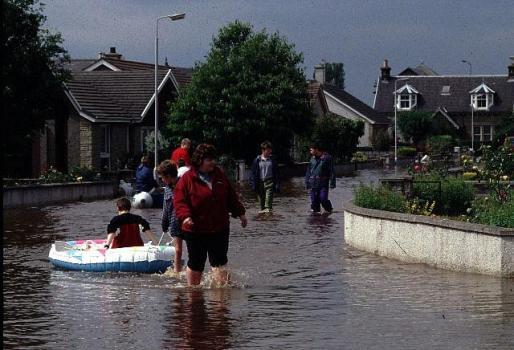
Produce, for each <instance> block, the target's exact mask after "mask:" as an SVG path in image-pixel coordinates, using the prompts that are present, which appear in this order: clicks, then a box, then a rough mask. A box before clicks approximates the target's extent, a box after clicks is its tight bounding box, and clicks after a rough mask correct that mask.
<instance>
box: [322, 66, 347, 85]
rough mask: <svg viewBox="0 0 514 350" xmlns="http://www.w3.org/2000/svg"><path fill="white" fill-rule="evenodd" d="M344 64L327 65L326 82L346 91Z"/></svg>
mask: <svg viewBox="0 0 514 350" xmlns="http://www.w3.org/2000/svg"><path fill="white" fill-rule="evenodd" d="M344 78H345V72H344V64H343V63H329V62H327V63H325V81H326V82H327V83H330V84H332V85H335V86H337V87H339V88H341V89H343V90H344Z"/></svg>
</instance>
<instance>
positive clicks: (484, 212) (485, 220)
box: [468, 191, 514, 228]
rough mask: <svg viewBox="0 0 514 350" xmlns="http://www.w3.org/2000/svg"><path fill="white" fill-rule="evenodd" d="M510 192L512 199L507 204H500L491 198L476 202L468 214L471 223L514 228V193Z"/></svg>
mask: <svg viewBox="0 0 514 350" xmlns="http://www.w3.org/2000/svg"><path fill="white" fill-rule="evenodd" d="M510 192H511V193H510V196H509V198H510V199H509V201H507V202H505V203H499V202H498V201H496V200H492V199H491V198H490V197H485V198H480V199H477V200H475V201H474V202H473V206H472V207H471V208H470V210H469V212H468V215H469V221H471V222H475V223H479V224H484V225H493V226H500V227H507V228H514V191H510Z"/></svg>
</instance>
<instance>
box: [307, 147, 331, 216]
mask: <svg viewBox="0 0 514 350" xmlns="http://www.w3.org/2000/svg"><path fill="white" fill-rule="evenodd" d="M310 154H311V156H312V157H311V160H310V161H309V165H308V166H307V173H306V174H305V187H306V188H307V189H310V196H311V211H312V212H313V213H314V214H319V212H320V210H321V206H322V207H323V209H324V210H325V212H326V213H331V212H332V210H333V207H332V203H331V202H330V200H329V199H328V189H329V187H330V188H335V187H336V175H335V172H334V163H333V160H332V157H331V156H330V155H329V154H328V153H327V152H324V151H323V150H321V149H320V148H319V146H317V145H312V146H311V147H310Z"/></svg>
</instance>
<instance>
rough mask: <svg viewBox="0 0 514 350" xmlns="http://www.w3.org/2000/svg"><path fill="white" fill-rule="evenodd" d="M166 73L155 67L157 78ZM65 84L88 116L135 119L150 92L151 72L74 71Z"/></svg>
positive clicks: (148, 98)
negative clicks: (157, 71)
mask: <svg viewBox="0 0 514 350" xmlns="http://www.w3.org/2000/svg"><path fill="white" fill-rule="evenodd" d="M166 73H167V71H165V70H159V76H158V79H159V82H161V81H162V80H163V78H164V77H165V75H166ZM170 83H171V82H170ZM66 86H67V89H68V90H69V91H70V92H71V94H72V95H73V98H74V99H75V100H76V101H77V102H78V104H79V105H80V108H81V111H83V112H85V113H86V114H88V115H89V116H90V117H92V118H95V119H105V120H107V121H108V120H113V119H117V120H127V121H131V120H139V119H140V118H141V113H142V112H143V111H144V109H145V107H146V105H147V104H148V102H149V101H150V99H151V98H152V96H153V93H154V72H153V71H150V70H146V71H145V70H141V71H118V72H114V71H93V72H75V73H73V75H72V79H71V80H70V81H69V82H67V84H66Z"/></svg>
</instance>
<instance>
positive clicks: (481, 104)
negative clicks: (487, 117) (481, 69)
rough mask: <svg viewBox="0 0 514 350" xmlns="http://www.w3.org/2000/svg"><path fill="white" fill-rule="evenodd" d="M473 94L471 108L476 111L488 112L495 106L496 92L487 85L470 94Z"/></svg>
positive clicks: (481, 85) (482, 85) (478, 87)
mask: <svg viewBox="0 0 514 350" xmlns="http://www.w3.org/2000/svg"><path fill="white" fill-rule="evenodd" d="M469 93H470V94H471V106H473V109H474V110H475V111H487V110H489V108H491V106H492V105H493V104H494V94H495V92H494V90H493V89H491V88H490V87H489V86H487V85H486V84H485V83H482V84H480V85H479V86H477V87H476V88H475V89H473V90H471V91H470V92H469Z"/></svg>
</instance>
